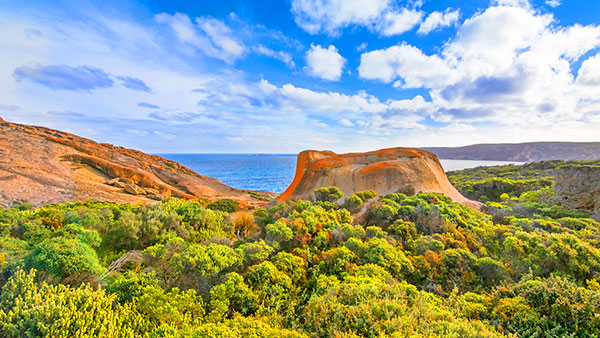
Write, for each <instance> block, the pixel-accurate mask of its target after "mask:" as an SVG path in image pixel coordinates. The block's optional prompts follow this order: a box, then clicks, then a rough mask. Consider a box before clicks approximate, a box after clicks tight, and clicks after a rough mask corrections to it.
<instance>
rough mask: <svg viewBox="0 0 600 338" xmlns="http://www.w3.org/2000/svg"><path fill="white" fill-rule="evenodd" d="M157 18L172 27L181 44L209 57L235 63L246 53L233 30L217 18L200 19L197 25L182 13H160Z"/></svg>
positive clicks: (197, 19)
mask: <svg viewBox="0 0 600 338" xmlns="http://www.w3.org/2000/svg"><path fill="white" fill-rule="evenodd" d="M155 18H156V21H157V22H159V23H162V24H167V25H168V26H169V27H171V29H172V30H173V31H174V32H175V34H176V36H177V38H178V39H179V40H180V41H181V42H183V43H187V44H189V45H190V46H192V47H193V48H195V49H197V50H199V51H202V52H203V53H204V54H205V55H207V56H210V57H213V58H218V59H222V60H223V61H225V62H227V63H233V62H234V61H235V60H236V59H238V58H240V57H242V56H243V55H244V53H245V52H246V46H245V45H244V43H243V42H241V41H240V40H239V39H237V38H236V37H235V36H234V33H233V31H232V30H231V28H229V27H228V26H227V25H225V23H223V22H222V21H220V20H217V19H215V18H210V17H199V18H196V23H195V24H194V23H192V21H191V19H190V18H189V17H188V16H187V15H186V14H182V13H175V14H173V15H170V14H167V13H160V14H157V15H156V16H155Z"/></svg>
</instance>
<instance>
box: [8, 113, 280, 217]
mask: <svg viewBox="0 0 600 338" xmlns="http://www.w3.org/2000/svg"><path fill="white" fill-rule="evenodd" d="M117 178H118V179H117ZM115 179H117V180H115ZM107 182H110V183H108V184H107ZM125 184H129V185H131V187H134V188H135V189H129V191H130V193H127V192H126V191H125V189H123V188H125ZM113 185H114V186H113ZM136 187H137V188H136ZM134 192H135V194H132V193H134ZM266 194H269V193H266ZM168 196H175V197H180V198H189V199H196V198H208V199H210V200H217V199H221V198H230V199H233V200H236V201H238V202H240V203H243V204H244V205H247V206H252V207H256V206H260V205H263V204H265V203H266V202H264V201H261V200H259V199H257V198H255V197H253V196H251V195H250V194H248V193H247V192H245V191H241V190H237V189H234V188H231V187H228V186H226V185H225V184H223V183H221V182H220V181H218V180H217V179H214V178H211V177H207V176H203V175H199V174H197V173H195V172H193V171H192V170H190V169H188V168H186V167H184V166H182V165H181V164H179V163H176V162H173V161H169V160H167V159H164V158H162V157H160V156H154V155H148V154H145V153H143V152H141V151H137V150H132V149H126V148H122V147H116V146H113V145H111V144H107V143H102V144H100V143H96V142H94V141H92V140H89V139H85V138H81V137H78V136H75V135H72V134H69V133H64V132H61V131H57V130H52V129H48V128H44V127H35V126H28V125H21V124H16V123H10V122H6V121H4V120H2V119H1V118H0V206H9V205H10V204H11V203H12V202H13V201H15V200H25V201H26V202H27V203H31V204H33V205H36V206H38V205H43V204H47V203H63V202H75V201H85V200H90V199H93V200H105V201H116V202H124V203H125V202H128V203H133V204H136V205H137V204H140V203H148V202H153V201H155V200H158V199H161V198H162V197H168Z"/></svg>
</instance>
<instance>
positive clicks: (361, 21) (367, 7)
mask: <svg viewBox="0 0 600 338" xmlns="http://www.w3.org/2000/svg"><path fill="white" fill-rule="evenodd" d="M388 5H389V0H373V1H363V0H292V13H293V14H294V15H295V20H296V23H297V24H298V25H299V26H300V27H302V29H304V30H305V31H307V32H309V33H311V34H317V33H320V32H325V33H328V34H330V35H336V34H339V30H340V29H341V28H344V27H347V26H349V25H352V24H355V25H367V24H370V23H371V22H373V21H374V20H376V19H377V18H378V17H379V16H380V15H381V13H382V12H383V11H384V10H385V9H386V8H388Z"/></svg>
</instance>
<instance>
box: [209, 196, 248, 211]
mask: <svg viewBox="0 0 600 338" xmlns="http://www.w3.org/2000/svg"><path fill="white" fill-rule="evenodd" d="M239 206H240V204H239V203H238V202H236V201H234V200H231V199H228V198H224V199H220V200H218V201H214V202H212V203H211V204H209V205H208V206H207V208H208V209H211V210H218V211H223V212H228V213H232V212H235V211H236V210H237V209H238V208H239Z"/></svg>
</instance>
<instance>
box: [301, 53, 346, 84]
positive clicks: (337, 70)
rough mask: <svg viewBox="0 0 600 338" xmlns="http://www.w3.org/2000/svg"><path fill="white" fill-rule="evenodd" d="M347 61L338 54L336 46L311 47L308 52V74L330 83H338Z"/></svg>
mask: <svg viewBox="0 0 600 338" xmlns="http://www.w3.org/2000/svg"><path fill="white" fill-rule="evenodd" d="M345 63H346V59H344V57H343V56H341V55H340V53H338V50H337V48H335V46H334V45H329V47H327V48H323V47H321V45H311V46H310V49H309V50H308V51H307V52H306V72H307V73H308V74H309V75H311V76H314V77H318V78H321V79H324V80H329V81H338V80H339V79H340V77H341V76H342V70H343V68H344V64H345Z"/></svg>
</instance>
